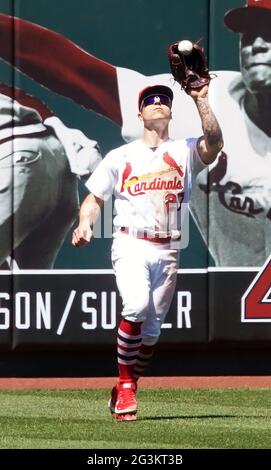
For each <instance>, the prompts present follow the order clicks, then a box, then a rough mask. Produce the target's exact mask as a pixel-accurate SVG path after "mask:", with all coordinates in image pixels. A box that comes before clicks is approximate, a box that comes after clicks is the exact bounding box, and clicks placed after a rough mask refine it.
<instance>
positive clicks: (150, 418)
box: [138, 415, 263, 421]
mask: <svg viewBox="0 0 271 470" xmlns="http://www.w3.org/2000/svg"><path fill="white" fill-rule="evenodd" d="M255 417H256V416H255ZM260 417H261V416H257V418H260ZM262 417H263V416H262ZM221 418H238V419H240V416H236V415H234V416H233V415H197V416H185V415H181V416H142V417H139V418H138V421H139V420H140V421H164V420H166V419H167V420H169V419H170V420H174V419H183V420H189V419H221ZM249 418H252V416H249Z"/></svg>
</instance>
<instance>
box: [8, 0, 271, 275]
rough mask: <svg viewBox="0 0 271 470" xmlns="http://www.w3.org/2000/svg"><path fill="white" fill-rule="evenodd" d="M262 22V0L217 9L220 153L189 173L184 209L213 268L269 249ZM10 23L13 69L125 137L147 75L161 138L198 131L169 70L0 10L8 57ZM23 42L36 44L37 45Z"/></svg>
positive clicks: (131, 131)
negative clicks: (146, 66)
mask: <svg viewBox="0 0 271 470" xmlns="http://www.w3.org/2000/svg"><path fill="white" fill-rule="evenodd" d="M270 19H271V2H270V0H260V1H257V0H248V2H247V4H246V6H244V7H240V8H237V9H234V10H231V12H229V13H227V14H226V15H225V22H226V25H227V26H228V27H230V28H231V29H233V30H234V31H239V32H241V42H240V58H241V73H240V72H227V71H218V72H215V74H216V75H217V78H215V79H214V80H212V81H211V84H210V87H209V101H210V103H211V106H212V108H213V110H214V112H215V113H216V116H217V117H218V119H219V122H220V125H221V127H222V129H223V136H224V150H223V153H222V154H221V155H220V156H219V158H218V159H217V161H216V162H214V163H213V164H212V165H211V167H210V168H209V170H204V171H203V172H202V173H201V174H199V175H198V178H197V182H196V184H195V186H194V191H193V195H192V201H191V212H192V214H193V217H194V218H195V220H196V223H197V225H198V227H199V229H200V231H201V233H202V236H203V238H204V239H205V241H206V243H208V247H209V249H210V252H211V254H212V256H213V258H214V261H215V264H216V265H217V266H261V265H262V264H263V263H264V261H265V260H266V258H267V256H268V254H269V253H270V248H271V212H270V211H271V208H270V200H271V197H270V191H271V177H270V75H271V71H270V66H269V65H270V60H271V59H270V54H271V41H270V34H269V31H270V27H269V26H270ZM13 21H14V23H15V25H16V30H17V33H18V34H20V35H21V41H20V42H19V43H18V48H17V50H16V53H17V56H18V61H17V63H18V67H19V68H20V69H21V70H22V71H24V72H25V73H27V74H28V75H29V76H31V77H32V78H34V79H35V80H37V81H38V82H40V83H42V84H43V85H45V86H46V87H48V88H49V89H51V90H53V91H55V92H57V93H60V94H62V95H64V96H67V97H69V98H71V99H73V100H74V101H75V102H77V103H79V104H80V105H82V106H84V107H86V108H87V109H92V110H94V111H95V112H97V113H99V114H102V115H103V116H105V117H107V118H109V119H111V120H112V121H113V122H115V123H117V124H118V125H120V126H122V136H123V138H124V139H125V140H126V141H131V140H133V139H135V138H138V137H139V136H140V133H141V127H140V123H139V121H138V120H137V119H136V116H135V115H134V112H133V111H134V108H135V106H136V102H137V96H138V92H139V90H140V89H142V88H144V87H145V86H147V85H149V84H151V83H153V82H159V83H161V84H163V85H166V86H168V87H170V88H171V89H172V91H173V93H174V100H173V108H172V111H173V114H174V117H175V118H174V119H173V120H172V121H171V123H170V135H171V136H172V137H173V138H180V137H185V136H186V135H194V136H197V135H200V133H201V125H200V120H199V118H198V116H197V113H196V112H195V109H194V108H193V106H191V100H190V98H189V97H188V96H187V95H186V93H184V92H180V89H179V88H178V87H176V86H174V84H173V82H172V76H171V75H170V74H160V75H156V76H152V77H146V76H144V75H142V74H141V73H138V72H136V71H134V70H129V69H126V68H122V67H115V66H113V65H111V64H109V63H106V62H104V61H101V60H99V59H97V58H96V57H94V56H93V55H91V54H89V53H87V52H86V51H84V50H82V49H80V48H79V47H78V46H76V45H75V44H74V43H72V42H71V41H69V40H68V39H66V38H64V37H63V36H61V35H59V34H57V33H54V32H52V31H49V30H48V29H46V28H42V27H40V26H38V25H35V24H33V23H30V22H27V21H24V20H21V19H14V18H10V17H7V16H6V15H0V37H1V41H0V55H1V57H3V58H4V59H5V60H7V61H9V62H12V57H11V54H10V52H9V50H8V48H7V44H8V41H7V38H8V37H9V36H8V35H9V34H10V29H11V27H13V25H14V23H13ZM33 44H39V49H38V50H35V49H34V48H33ZM52 51H53V53H52ZM63 51H65V53H64V52H63ZM249 63H250V64H252V66H250V65H249ZM208 172H209V177H208V179H209V182H208V183H207V174H208Z"/></svg>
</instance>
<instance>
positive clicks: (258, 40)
mask: <svg viewBox="0 0 271 470" xmlns="http://www.w3.org/2000/svg"><path fill="white" fill-rule="evenodd" d="M240 65H241V73H242V76H243V80H244V82H245V84H246V87H247V88H248V89H249V90H250V91H251V92H252V93H262V92H264V93H268V92H269V93H271V26H270V24H268V25H267V24H266V25H265V24H261V25H254V26H253V25H251V28H250V29H249V31H246V32H244V33H242V34H241V38H240Z"/></svg>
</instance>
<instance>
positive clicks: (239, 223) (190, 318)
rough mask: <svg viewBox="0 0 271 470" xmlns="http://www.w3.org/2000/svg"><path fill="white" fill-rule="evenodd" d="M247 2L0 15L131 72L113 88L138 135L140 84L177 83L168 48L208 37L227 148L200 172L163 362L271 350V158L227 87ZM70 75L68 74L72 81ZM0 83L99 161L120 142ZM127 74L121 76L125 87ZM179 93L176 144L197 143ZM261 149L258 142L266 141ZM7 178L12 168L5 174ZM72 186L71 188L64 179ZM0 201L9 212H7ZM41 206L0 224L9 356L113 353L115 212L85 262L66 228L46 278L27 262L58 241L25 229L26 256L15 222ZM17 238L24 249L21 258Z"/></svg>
mask: <svg viewBox="0 0 271 470" xmlns="http://www.w3.org/2000/svg"><path fill="white" fill-rule="evenodd" d="M243 4H244V2H243V1H238V0H220V1H218V0H190V1H189V2H186V1H178V2H176V1H175V0H170V1H169V2H167V3H166V4H165V2H163V1H162V0H161V1H160V0H149V1H148V2H142V1H139V0H138V1H135V2H133V3H132V4H129V8H127V2H125V1H124V0H117V1H114V2H111V1H109V0H99V1H96V0H95V1H94V0H93V1H92V2H89V1H88V0H78V1H77V2H73V1H72V0H59V1H58V2H55V3H54V5H52V6H51V7H50V8H48V1H47V2H46V1H43V0H35V1H34V0H15V2H11V0H10V1H7V0H0V13H4V14H10V15H14V16H16V17H18V18H22V19H25V20H28V21H30V22H33V23H36V24H39V25H41V26H43V27H45V28H48V29H50V30H53V31H56V32H57V33H59V34H61V35H63V36H64V37H66V38H68V39H69V40H71V41H73V42H74V43H76V44H77V45H79V46H80V48H82V49H84V50H86V51H88V53H90V54H93V55H94V56H95V57H97V58H100V59H102V60H104V61H105V62H107V63H110V64H113V65H114V66H115V67H118V68H121V69H122V70H124V72H123V73H124V74H126V73H127V74H128V75H129V74H130V72H131V71H132V72H131V81H130V82H126V84H125V83H124V85H123V83H122V82H121V79H120V78H119V81H118V87H119V98H120V103H119V105H120V108H121V112H122V119H123V124H124V129H123V134H125V133H126V134H127V133H128V134H130V135H131V136H132V135H133V131H134V128H133V125H134V120H133V119H134V118H131V119H130V114H129V113H130V108H129V106H130V99H129V93H130V92H131V101H132V99H133V98H132V97H133V96H134V95H136V92H137V88H136V87H137V86H138V87H139V86H141V85H145V83H149V82H151V80H154V79H155V80H158V78H157V76H158V75H159V76H160V74H168V73H169V65H168V60H167V54H166V48H167V46H168V45H169V44H171V43H172V42H175V41H177V40H179V39H183V38H188V39H191V40H195V41H196V40H199V39H201V44H202V46H203V47H204V49H205V51H206V54H207V56H208V60H209V68H210V70H212V71H216V72H217V78H214V80H213V81H212V83H213V84H211V86H212V87H213V88H212V90H213V91H212V92H210V93H211V104H212V105H213V107H214V109H215V111H216V113H217V116H218V118H219V121H220V122H221V126H222V130H223V134H224V138H225V147H224V154H223V155H222V156H221V158H220V159H218V161H217V163H216V164H215V165H214V166H213V167H212V168H211V169H210V171H209V175H208V174H207V173H206V172H205V173H204V174H202V175H200V176H199V178H198V179H197V182H196V189H195V192H194V194H193V196H192V206H191V207H192V209H191V213H190V218H189V239H188V244H187V246H186V247H184V248H182V249H181V253H180V266H179V274H178V280H177V287H176V293H175V296H174V299H173V302H172V305H171V308H170V312H169V314H168V317H167V318H166V322H165V324H164V325H163V327H162V335H161V338H160V345H161V350H163V349H166V348H167V347H168V345H169V344H170V345H171V348H173V349H174V348H175V349H176V351H177V350H179V349H180V348H182V347H184V348H187V350H189V351H193V350H195V351H197V350H198V348H202V349H203V350H205V351H207V350H210V351H212V350H215V348H218V349H220V350H221V349H223V348H226V349H227V350H230V349H232V350H234V348H235V347H236V345H237V347H241V348H245V349H246V350H249V348H252V349H253V348H260V349H261V348H264V349H268V348H269V340H270V338H271V294H270V292H271V257H270V248H271V215H270V214H271V210H270V200H271V194H270V173H268V172H267V169H266V168H267V166H265V162H266V158H268V155H267V154H265V153H264V151H263V150H262V147H261V150H259V148H258V147H257V145H259V147H260V144H259V142H258V144H257V142H256V141H255V139H254V141H253V142H251V141H250V137H251V136H250V135H249V132H246V128H245V127H244V122H243V121H242V120H241V119H242V118H241V117H240V116H239V114H238V115H237V114H236V116H237V118H236V119H240V120H239V121H234V120H235V117H236V116H235V114H234V113H237V112H238V113H239V111H237V104H236V102H234V100H233V98H230V100H229V96H228V94H229V93H228V92H229V88H228V87H229V86H230V85H231V80H233V79H235V80H236V79H238V77H239V79H240V65H239V46H238V44H239V35H238V34H237V33H233V32H231V31H229V30H228V29H227V28H226V26H225V24H224V21H223V18H224V14H225V12H226V11H228V10H229V9H230V8H234V7H237V6H240V5H243ZM105 12H106V13H105ZM0 34H1V29H0ZM21 34H22V33H20V31H16V33H14V35H13V39H14V44H13V45H14V48H13V50H12V57H13V59H14V60H13V63H14V65H16V66H17V67H19V68H20V67H21V68H22V67H23V65H22V62H21V63H20V60H19V54H20V48H22V49H23V36H22V35H21ZM11 42H12V41H11ZM33 47H34V49H35V50H36V51H39V50H40V48H41V44H38V43H35V44H34V46H33ZM48 47H49V46H48ZM49 51H50V50H49ZM50 53H51V54H53V53H54V51H53V50H52V51H50V52H49V54H50ZM63 54H64V52H63ZM0 58H1V56H0ZM72 67H73V65H72V62H71V73H72ZM0 73H1V81H2V82H3V83H5V84H9V85H11V86H16V87H19V88H21V89H22V90H24V91H25V92H26V93H30V94H32V95H35V96H36V97H37V98H39V99H40V100H42V101H43V102H44V103H46V104H47V105H48V106H49V107H50V109H52V110H53V112H55V113H56V115H57V116H59V117H60V118H61V119H62V120H63V122H65V124H66V125H67V126H69V127H72V128H78V129H81V130H82V131H83V132H84V133H85V134H86V135H87V136H88V137H89V138H90V139H95V140H97V141H98V142H99V145H100V148H101V151H102V154H103V156H104V155H105V154H106V153H107V152H108V151H109V150H110V149H112V148H113V147H116V146H119V145H121V144H123V143H124V139H123V137H122V135H121V128H120V126H119V124H117V123H116V122H112V121H111V120H109V119H106V118H105V117H104V116H103V115H102V114H101V113H100V112H98V113H97V112H95V110H91V109H89V110H87V109H85V108H84V107H83V106H81V104H79V103H76V102H75V100H71V99H68V98H67V96H66V97H64V96H61V94H60V93H59V92H58V93H55V92H54V90H52V89H51V90H50V89H48V88H46V87H45V86H43V85H42V84H41V83H39V81H38V80H37V79H36V80H32V79H31V78H29V77H28V76H26V75H25V74H23V73H21V72H20V71H18V70H17V69H15V68H14V67H12V66H10V65H9V64H7V63H6V62H4V61H1V62H0ZM121 73H122V72H120V71H118V77H120V76H121ZM60 74H61V67H60ZM129 76H130V75H129ZM139 76H140V78H139ZM152 77H155V78H152ZM232 77H233V78H232ZM63 79H64V77H63ZM137 79H139V82H137ZM40 82H42V77H41V79H40ZM127 83H128V87H127V90H128V91H127V98H128V100H127V102H128V104H127V108H125V102H124V101H125V100H124V101H123V102H121V100H122V98H123V96H124V95H123V93H124V92H123V89H124V88H125V86H126V85H127ZM137 83H139V84H141V85H137ZM121 87H124V88H123V89H122V88H121ZM52 88H54V86H53V85H52ZM173 89H174V93H176V96H177V95H178V94H179V93H181V95H180V96H181V97H182V98H181V101H180V103H181V112H180V109H179V110H177V109H176V113H177V116H178V119H180V121H179V122H177V118H175V121H174V123H173V127H172V129H173V132H176V130H175V129H177V127H178V126H179V129H180V137H184V136H188V135H195V136H197V135H200V130H199V123H198V120H197V116H196V114H195V113H196V111H195V109H194V103H193V102H192V100H191V103H190V101H189V98H188V97H187V96H184V92H181V91H180V90H179V89H177V85H176V86H174V87H173ZM210 89H211V88H210ZM112 93H113V92H112ZM63 94H64V93H63ZM123 99H124V98H123ZM178 103H179V101H178ZM229 103H230V104H229ZM178 113H180V114H179V115H178ZM135 117H136V112H135ZM173 119H174V116H173ZM175 125H176V126H177V127H176V128H175V127H174V126H175ZM136 132H137V130H135V134H136ZM191 133H192V134H191ZM182 134H184V135H182ZM265 138H267V137H266V136H265ZM261 139H263V137H260V138H259V139H258V140H259V141H260V140H261ZM256 140H257V139H256ZM255 142H256V143H255ZM267 145H268V141H267ZM269 145H270V138H269ZM5 157H6V155H4V154H3V155H1V156H0V170H1V171H2V177H0V182H1V185H2V186H1V192H0V197H1V194H2V195H3V194H4V192H5V191H6V185H7V183H6V180H5V179H4V177H3V174H4V173H3V172H4V171H5V168H6V166H5V165H6V163H5V162H6V160H5ZM269 160H270V155H269ZM13 170H14V167H12V168H11V172H12V171H13ZM12 174H13V173H12ZM14 175H15V176H14ZM14 175H13V179H12V177H11V178H9V184H12V185H13V190H12V191H11V198H10V201H9V204H7V202H6V199H5V204H7V205H10V207H11V208H12V207H13V205H14V197H15V194H16V187H17V186H18V184H20V181H19V176H16V175H17V173H16V174H15V173H14ZM10 181H11V182H12V183H10ZM65 184H66V185H68V184H69V182H68V179H65V178H63V185H65ZM39 185H40V191H41V192H43V193H44V194H45V197H46V179H45V176H44V177H42V176H40V180H39ZM78 193H79V198H80V201H82V200H83V198H84V197H85V195H86V194H87V191H86V189H85V186H84V182H83V181H82V180H80V181H79V180H78ZM1 201H2V199H0V205H2V209H1V210H2V211H3V213H4V212H5V209H6V207H4V205H3V202H2V203H1ZM37 204H38V198H37V197H34V198H33V197H32V198H31V197H30V198H29V202H28V205H26V207H25V208H24V213H23V214H22V215H19V214H18V213H17V212H16V210H14V211H12V210H11V212H12V213H13V215H12V217H11V218H10V219H9V220H8V222H7V223H6V222H5V223H4V222H3V224H2V226H1V236H2V237H3V238H2V241H3V240H4V237H8V238H9V240H10V250H9V253H6V256H7V257H6V261H5V262H4V263H3V265H2V267H1V269H0V349H1V351H3V353H10V352H14V353H17V352H18V353H19V352H20V351H22V352H24V351H34V352H35V351H41V350H43V351H46V350H48V351H50V350H51V351H54V350H55V351H56V350H57V351H68V352H71V353H73V352H76V351H78V352H80V351H81V350H82V349H83V350H84V351H88V350H89V351H92V350H93V349H97V348H98V349H102V348H103V346H104V347H105V348H108V350H111V348H112V347H113V345H114V344H115V337H116V326H117V324H118V321H119V318H120V311H121V299H120V297H119V295H118V292H117V287H116V283H115V278H114V274H113V271H112V268H111V260H110V247H111V241H112V240H111V237H110V233H108V231H107V229H108V218H110V216H109V213H107V212H103V213H102V217H101V221H100V231H99V232H98V233H97V234H96V238H95V239H94V241H93V243H92V244H91V245H90V246H87V247H84V248H82V249H79V250H78V249H75V248H74V247H72V245H71V230H72V229H70V230H67V233H66V236H65V240H64V241H63V243H62V244H60V246H59V251H58V255H57V257H56V260H55V261H54V265H53V266H52V267H51V268H50V269H43V268H42V266H41V265H40V263H39V260H38V257H37V261H36V262H35V263H34V264H33V263H31V256H32V255H31V254H32V253H33V252H35V253H38V250H39V243H40V244H43V245H44V246H46V243H47V241H48V240H50V238H51V237H53V236H54V225H53V224H51V225H50V226H48V227H47V229H45V230H44V231H43V232H42V233H41V234H40V238H39V240H38V242H37V240H36V241H33V242H31V230H32V229H31V230H30V232H29V234H30V237H29V240H28V241H27V243H25V246H24V240H21V241H20V240H18V238H19V237H18V236H17V233H16V230H19V227H20V223H21V220H23V218H27V217H28V213H31V211H33V210H34V208H36V207H37ZM1 210H0V213H1ZM106 210H108V208H107V209H106ZM1 220H2V219H1ZM56 223H57V221H56ZM75 223H76V220H75V221H74V224H75ZM109 225H110V224H109ZM45 227H46V218H45ZM46 230H47V231H46ZM33 231H34V230H33ZM7 234H9V235H7ZM5 240H6V238H5ZM14 240H17V242H16V246H15V245H14ZM3 246H4V243H3V244H2V247H3ZM48 246H49V242H48ZM48 249H49V248H48ZM23 250H25V252H24V253H23V256H21V252H23ZM18 253H19V255H18ZM0 254H1V240H0ZM17 255H18V258H16V256H17ZM10 256H11V258H10ZM12 257H13V260H14V262H12ZM23 259H26V262H25V264H24V262H21V260H23ZM135 289H136V286H135ZM138 295H140V293H138ZM229 360H231V359H230V356H229ZM154 372H155V371H154Z"/></svg>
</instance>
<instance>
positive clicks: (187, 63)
mask: <svg viewBox="0 0 271 470" xmlns="http://www.w3.org/2000/svg"><path fill="white" fill-rule="evenodd" d="M178 44H179V42H176V43H174V44H171V45H170V46H169V47H168V59H169V64H170V68H171V73H172V75H173V77H174V79H175V80H176V82H178V83H179V84H180V85H181V88H182V89H183V90H184V91H185V92H186V93H188V94H190V92H191V90H193V89H197V88H201V87H203V86H204V85H207V84H208V83H210V80H211V78H212V77H211V76H210V74H209V70H208V66H207V58H206V56H205V54H204V50H203V48H201V47H200V46H199V45H198V44H197V43H194V44H193V48H192V51H191V52H190V53H188V54H187V53H186V54H185V55H184V54H182V53H181V52H180V51H179V49H178Z"/></svg>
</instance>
